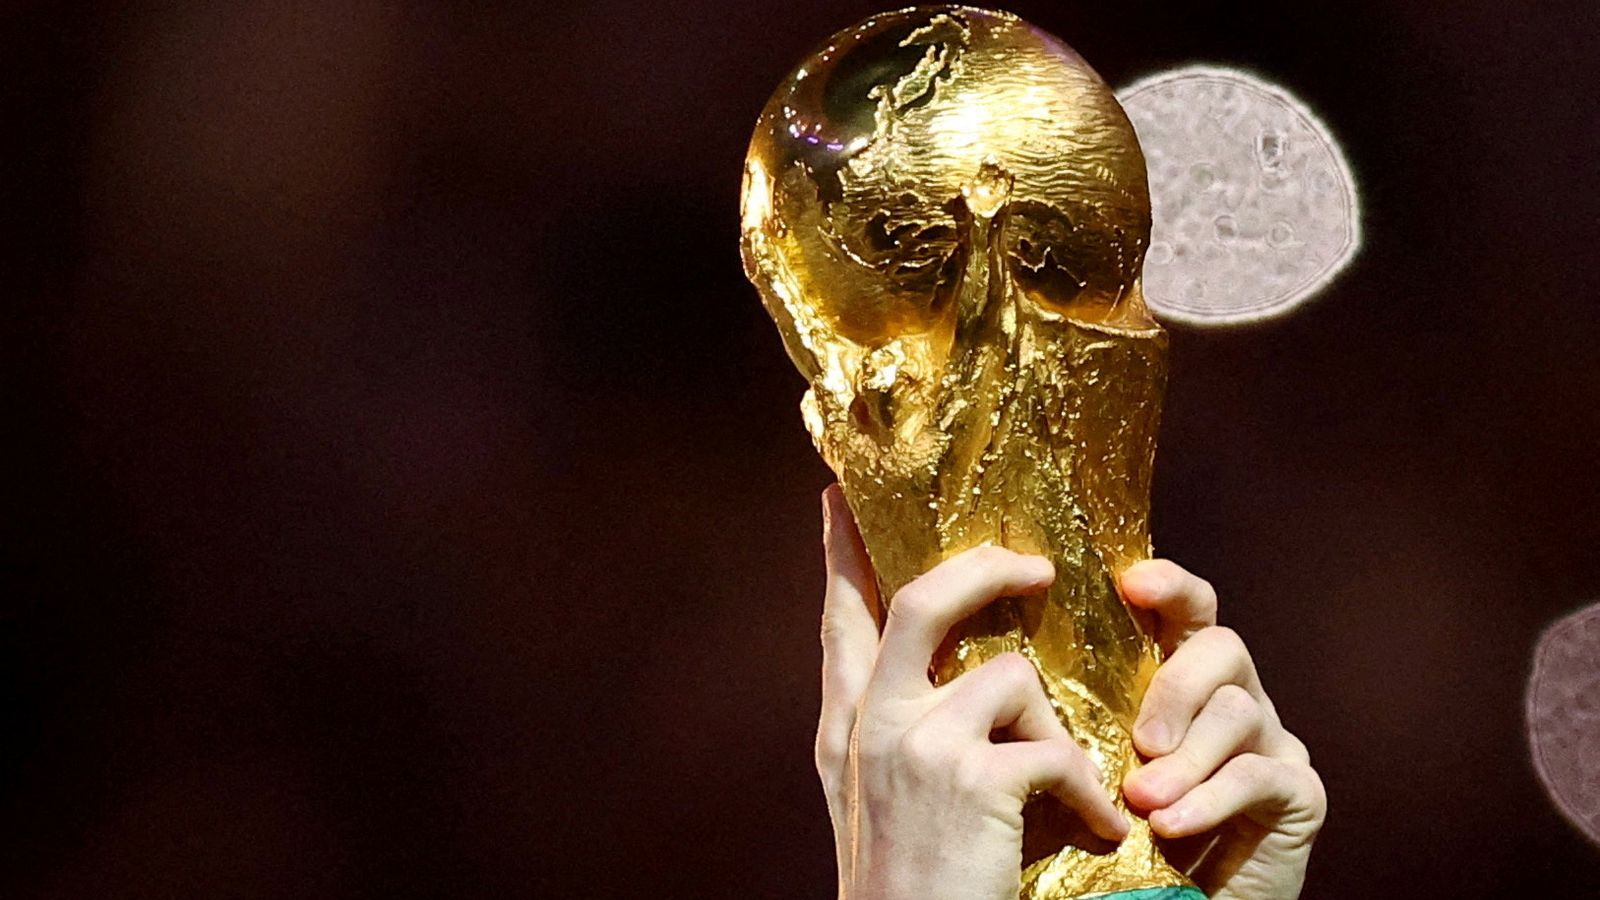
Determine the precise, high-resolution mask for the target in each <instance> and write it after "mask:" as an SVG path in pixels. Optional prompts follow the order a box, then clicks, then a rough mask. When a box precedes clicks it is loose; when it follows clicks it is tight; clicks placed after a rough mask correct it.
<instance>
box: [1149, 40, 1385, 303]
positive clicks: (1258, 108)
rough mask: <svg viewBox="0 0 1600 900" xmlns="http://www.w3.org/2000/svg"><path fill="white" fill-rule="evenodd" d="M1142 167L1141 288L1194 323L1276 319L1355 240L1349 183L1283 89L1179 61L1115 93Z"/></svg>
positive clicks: (1341, 260) (1321, 129)
mask: <svg viewBox="0 0 1600 900" xmlns="http://www.w3.org/2000/svg"><path fill="white" fill-rule="evenodd" d="M1117 99H1118V100H1120V101H1121V102H1122V106H1123V108H1124V109H1126V110H1127V112H1128V118H1129V119H1130V120H1132V122H1133V127H1134V130H1135V131H1136V132H1137V133H1138V135H1139V143H1140V144H1141V145H1142V146H1143V147H1144V156H1145V161H1146V163H1147V164H1148V166H1149V170H1150V208H1151V213H1152V216H1153V221H1152V222H1151V228H1150V248H1149V251H1148V252H1147V253H1146V255H1145V267H1144V294H1145V300H1146V301H1147V302H1148V303H1149V305H1150V309H1151V311H1152V312H1154V313H1155V314H1156V316H1157V317H1158V318H1165V319H1169V320H1176V321H1180V322H1188V323H1192V324H1198V325H1217V324H1229V323H1238V322H1251V321H1257V320H1260V319H1265V318H1270V317H1272V316H1277V315H1281V314H1283V313H1285V312H1288V311H1289V310H1291V309H1293V308H1294V307H1296V306H1298V305H1300V304H1301V303H1303V302H1305V301H1306V300H1308V299H1310V298H1311V297H1312V296H1314V295H1315V294H1316V293H1317V291H1319V290H1320V289H1321V288H1323V287H1324V286H1326V285H1327V284H1328V282H1330V281H1332V280H1333V279H1334V278H1335V277H1336V276H1337V275H1338V274H1339V272H1340V271H1342V270H1343V269H1344V267H1345V266H1346V265H1347V264H1348V263H1349V262H1350V260H1351V258H1352V257H1353V256H1354V255H1355V253H1356V250H1357V248H1358V247H1359V246H1360V244H1361V225H1360V210H1359V207H1358V204H1357V200H1356V188H1355V180H1354V178H1353V177H1352V175H1351V173H1350V166H1349V165H1348V164H1347V163H1346V162H1345V159H1344V154H1343V153H1342V152H1341V151H1340V149H1339V145H1338V143H1337V142H1336V141H1335V140H1334V139H1333V137H1332V135H1331V134H1329V132H1328V129H1327V127H1326V126H1324V125H1323V124H1322V122H1321V121H1319V120H1318V119H1317V117H1316V116H1315V115H1313V114H1312V113H1311V111H1310V110H1308V109H1307V108H1306V107H1305V104H1303V103H1301V102H1300V101H1299V100H1297V99H1295V98H1294V97H1293V96H1292V95H1291V94H1290V93H1289V92H1288V91H1287V90H1285V89H1284V88H1282V87H1280V86H1278V85H1275V84H1271V83H1269V82H1266V81H1263V80H1261V79H1259V78H1257V77H1255V76H1252V75H1249V74H1247V73H1244V72H1238V71H1234V70H1232V69H1224V68H1218V67H1214V66H1186V67H1183V68H1180V69H1174V70H1171V71H1168V72H1162V73H1160V74H1157V75H1154V76H1152V77H1150V78H1146V79H1143V80H1141V81H1137V82H1135V83H1133V84H1131V85H1128V86H1127V87H1125V88H1123V89H1122V90H1120V91H1118V92H1117Z"/></svg>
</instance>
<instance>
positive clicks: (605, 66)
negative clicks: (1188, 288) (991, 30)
mask: <svg viewBox="0 0 1600 900" xmlns="http://www.w3.org/2000/svg"><path fill="white" fill-rule="evenodd" d="M877 8H879V7H878V6H877V5H874V4H866V3H847V2H814V3H808V4H768V3H760V2H748V0H743V2H735V0H715V2H684V3H676V4H672V3H644V2H636V0H612V2H597V3H590V4H576V5H570V6H561V5H552V4H535V3H526V4H482V5H480V4H454V3H440V4H423V3H365V2H333V0H316V2H284V3H264V2H244V0H240V2H230V3H198V2H195V3H172V4H165V3H163V4H111V3H99V4H95V3H84V4H60V3H45V2H20V3H17V2H13V3H11V4H8V5H7V7H6V10H5V11H4V12H0V154H3V155H0V163H3V169H0V173H3V174H0V221H3V222H4V223H5V226H6V228H5V232H6V236H7V241H6V243H5V244H4V245H3V247H4V249H3V250H0V280H3V282H4V292H5V295H6V296H7V297H8V298H9V300H8V303H7V308H8V309H9V310H10V312H9V314H8V316H7V319H8V325H7V327H6V328H5V331H4V333H5V338H6V342H7V346H6V348H5V350H4V354H3V357H0V358H3V363H0V365H3V366H4V371H5V374H6V381H7V383H8V384H9V385H10V386H9V387H8V388H7V389H6V391H5V394H4V396H5V405H6V407H7V410H8V415H7V419H6V424H5V433H6V434H7V435H8V436H9V437H8V440H7V443H8V444H10V453H9V454H8V455H9V456H10V458H11V459H12V463H11V464H9V466H8V467H7V472H8V475H9V478H8V479H7V481H8V486H9V488H8V492H7V493H8V497H7V501H6V511H7V515H6V516H5V522H6V529H7V533H6V535H5V540H4V545H3V546H4V550H3V553H4V559H5V565H4V572H5V576H4V577H5V585H4V598H5V599H4V606H3V619H0V690H3V692H4V693H3V696H0V709H3V712H0V715H3V721H0V809H3V813H0V840H3V842H4V846H5V847H6V852H5V858H6V860H7V861H6V862H5V863H4V865H3V866H0V894H3V895H4V896H6V897H18V898H23V897H26V898H32V897H41V898H43V897H63V898H76V897H107V896H118V897H240V898H254V897H261V898H280V897H281V898H288V897H330V898H338V897H489V896H528V895H533V896H574V897H623V896H638V895H639V894H641V893H646V892H647V893H649V894H651V895H653V896H669V897H715V896H747V897H774V898H802V897H821V896H827V895H828V894H829V893H830V892H831V891H832V890H833V879H834V871H833V855H832V849H831V838H830V834H829V830H828V823H827V817H826V813H825V809H824V805H823V799H822V795H821V792H820V789H819V788H818V786H817V784H816V780H815V776H814V773H813V770H812V766H811V737H812V729H813V726H814V721H813V716H814V712H815V707H816V703H817V676H816V670H817V665H818V662H819V659H820V651H819V648H818V646H817V641H816V633H817V614H818V611H819V605H820V591H821V584H822V574H821V554H820V548H819V544H818V538H817V535H818V530H819V517H818V510H817V493H818V492H819V491H820V489H821V488H822V487H823V486H824V485H825V484H826V483H827V482H828V481H829V476H828V472H827V470H826V469H825V468H824V466H823V465H822V463H821V462H820V461H818V460H817V459H816V457H815V455H814V454H813V452H812V449H811V447H810V444H809V442H808V439H807V438H806V435H805V433H804V431H803V430H802V428H801V425H800V420H799V415H798V411H797V402H798V400H799V397H800V393H801V391H802V389H803V385H802V383H801V381H800V378H799V376H798V375H796V374H795V373H794V372H793V370H792V369H791V368H790V365H789V363H788V361H787V359H786V358H785V356H784V354H783V351H782V349H781V347H780V344H779V341H778V338H777V334H776V331H775V329H773V327H772V325H771V323H770V322H769V321H768V319H767V318H766V315H765V314H764V313H763V311H762V309H761V307H760V304H759V303H758V301H757V298H756V295H755V292H754V290H753V289H752V288H751V287H750V286H749V285H748V284H747V283H746V281H745V280H744V277H743V275H742V273H741V271H740V267H739V261H738V252H737V230H738V228H737V204H738V190H739V181H740V165H741V162H742V157H743V153H744V149H745V142H746V141H747V139H748V136H749V129H750V128H751V127H752V125H753V124H754V121H755V117H756V114H757V113H758V111H759V110H760V108H761V106H762V104H763V103H764V102H765V100H766V98H767V95H768V93H769V92H770V91H771V90H772V88H773V87H775V86H776V84H777V83H778V80H779V79H780V78H781V77H782V76H783V75H784V73H785V72H786V71H787V70H788V69H789V68H790V67H791V66H792V65H794V64H795V63H796V62H797V61H798V60H799V59H800V58H801V57H802V56H803V55H804V54H805V53H806V52H808V51H809V50H810V49H811V48H812V47H814V46H815V45H816V44H818V43H819V42H821V41H822V40H823V39H824V38H825V37H827V36H828V35H829V34H830V33H832V32H833V31H835V30H836V29H838V28H842V27H844V26H846V25H848V24H850V23H852V22H854V21H855V20H857V19H859V18H862V17H863V16H865V15H866V14H868V13H869V12H871V11H873V10H875V9H877ZM1010 8H1011V9H1013V10H1014V11H1016V12H1018V13H1020V14H1022V15H1023V16H1025V17H1026V18H1028V19H1030V20H1032V21H1033V22H1035V23H1036V24H1038V25H1040V26H1042V27H1044V28H1045V29H1047V30H1049V31H1052V32H1055V33H1056V34H1058V35H1060V36H1062V37H1063V38H1064V39H1066V40H1067V41H1068V42H1069V43H1071V44H1072V45H1073V46H1075V47H1076V48H1077V49H1078V50H1079V51H1080V52H1081V53H1082V54H1083V55H1084V56H1085V57H1086V58H1087V59H1088V60H1089V61H1090V62H1091V63H1093V64H1094V65H1095V66H1096V67H1097V68H1098V69H1099V71H1100V72H1101V73H1102V75H1104V76H1105V78H1106V79H1107V80H1108V81H1110V82H1111V83H1112V84H1113V85H1120V84H1125V83H1127V82H1129V81H1131V80H1133V79H1135V78H1138V77H1140V76H1143V75H1147V74H1150V73H1152V72H1155V71H1159V70H1161V69H1163V68H1167V67H1170V66H1173V65H1177V64H1181V63H1186V62H1194V61H1204V62H1214V63H1220V64H1224V65H1237V66H1244V67H1247V68H1250V69H1253V70H1255V71H1258V72H1261V73H1264V74H1266V75H1267V76H1269V77H1270V78H1273V79H1275V80H1277V81H1280V82H1282V83H1283V84H1285V85H1287V86H1288V87H1290V88H1291V89H1292V90H1294V91H1295V92H1296V93H1297V94H1299V95H1300V96H1301V97H1302V98H1304V99H1305V100H1306V101H1307V102H1308V103H1309V104H1311V106H1312V107H1313V108H1314V109H1316V110H1317V111H1318V112H1319V113H1320V114H1321V116H1322V117H1323V119H1324V120H1325V121H1326V122H1327V124H1328V125H1329V127H1330V128H1331V129H1332V130H1333V132H1334V134H1335V135H1337V136H1338V137H1339V138H1340V139H1341V140H1342V141H1343V143H1344V146H1345V150H1346V154H1347V156H1348V157H1349V160H1350V162H1351V164H1352V166H1353V167H1354V169H1355V173H1356V177H1357V180H1358V185H1359V187H1360V188H1361V191H1362V196H1363V200H1364V204H1365V210H1364V220H1365V222H1364V224H1365V230H1366V241H1365V247H1364V249H1363V251H1362V253H1361V255H1360V256H1359V257H1358V258H1357V260H1356V262H1355V264H1354V266H1353V267H1352V269H1351V270H1350V271H1349V272H1347V273H1346V275H1345V276H1344V277H1343V278H1342V279H1341V280H1340V281H1338V282H1337V283H1336V284H1335V285H1334V287H1333V288H1332V289H1331V290H1330V291H1329V292H1328V293H1326V294H1325V295H1324V296H1323V297H1321V298H1320V299H1318V300H1317V301H1315V302H1313V303H1311V304H1309V305H1307V306H1305V307H1303V308H1301V309H1300V310H1298V311H1297V312H1296V313H1295V314H1294V315H1292V316H1291V317H1289V318H1286V319H1283V320H1279V321H1276V322H1271V323H1266V324H1259V325H1255V326H1251V327H1248V328H1235V329H1231V330H1212V331H1203V330H1196V329H1194V328H1191V327H1178V326H1174V327H1173V329H1172V330H1173V372H1172V380H1171V391H1170V396H1169V401H1168V410H1167V414H1166V418H1165V422H1164V426H1163V430H1162V446H1161V451H1160V454H1159V456H1158V465H1157V476H1156V478H1157V480H1156V487H1155V497H1154V529H1155V542H1156V547H1157V549H1158V551H1159V552H1160V553H1161V554H1163V555H1166V556H1170V557H1172V558H1174V559H1176V560H1178V561H1180V562H1182V563H1183V564H1184V565H1185V566H1187V567H1189V568H1191V569H1193V570H1194V571H1196V572H1198V573H1200V574H1202V575H1203V576H1205V577H1207V578H1209V579H1210V580H1212V581H1213V582H1214V583H1215V584H1216V585H1217V587H1218V589H1219V592H1220V593H1221V595H1222V598H1223V620H1224V622H1225V623H1227V624H1230V625H1232V626H1234V627H1235V628H1237V629H1238V630H1240V631H1241V632H1242V633H1243V634H1244V635H1245V637H1246V639H1247V640H1248V641H1249V642H1250V644H1251V647H1252V649H1253V651H1254V653H1255V655H1256V657H1257V660H1258V663H1259V666H1260V668H1261V670H1262V674H1263V678H1264V680H1265V681H1266V684H1267V687H1268V690H1269V691H1271V692H1272V694H1273V697H1274V698H1275V700H1276V702H1277V705H1278V707H1279V709H1280V710H1281V711H1282V714H1283V717H1284V719H1285V720H1286V721H1287V723H1288V724H1289V726H1290V728H1291V729H1293V730H1295V731H1296V732H1297V733H1298V734H1300V735H1301V736H1302V737H1303V738H1304V739H1305V741H1306V742H1307V744H1309V745H1310V747H1311V749H1312V753H1313V757H1314V760H1315V762H1316V764H1317V766H1318V768H1319V769H1320V771H1321V773H1322V775H1323V777H1324V779H1325V781H1326V783H1327V786H1328V792H1329V794H1330V797H1331V813H1330V816H1329V820H1328V825H1327V828H1326V830H1325V832H1324V834H1323V837H1322V838H1321V840H1320V842H1319V845H1318V851H1317V854H1316V856H1315V858H1314V860H1313V865H1312V872H1311V880H1310V886H1309V888H1308V890H1307V891H1306V894H1305V896H1306V897H1308V898H1338V897H1390V896H1394V897H1398V896H1406V897H1410V898H1420V897H1451V898H1479V897H1482V898H1489V897H1512V896H1541V895H1549V896H1571V897H1579V896H1600V851H1597V850H1596V849H1595V848H1594V847H1593V846H1592V845H1590V844H1588V843H1586V842H1585V841H1584V839H1583V838H1582V837H1581V836H1580V835H1579V833H1578V832H1577V831H1576V830H1575V829H1574V828H1572V827H1571V826H1569V825H1568V824H1567V823H1566V822H1565V821H1564V820H1563V819H1562V818H1561V817H1560V815H1559V814H1558V813H1557V812H1555V811H1554V809H1553V807H1552V806H1551V804H1550V802H1549V801H1548V799H1547V798H1546V796H1545V795H1544V793H1543V791H1542V790H1541V788H1540V786H1539V783H1538V780H1537V779H1536V778H1535V776H1534V773H1533V769H1532V766H1531V763H1530V759H1529V753H1528V749H1527V739H1526V737H1525V735H1524V730H1523V719H1522V703H1523V692H1524V689H1525V684H1526V680H1527V676H1528V673H1529V667H1530V656H1531V653H1532V649H1533V646H1534V642H1535V640H1536V639H1537V637H1538V634H1539V632H1540V630H1541V628H1543V627H1544V626H1545V625H1546V623H1548V622H1550V621H1552V620H1554V619H1555V618H1557V617H1558V616H1560V615H1563V614H1565V613H1567V612H1569V611H1571V610H1574V609H1576V608H1578V607H1580V606H1582V605H1584V604H1585V603H1588V602H1592V601H1593V600H1595V599H1596V598H1600V553H1597V552H1596V550H1595V547H1596V545H1597V544H1600V524H1597V520H1596V517H1595V504H1596V500H1597V499H1600V490H1597V488H1596V484H1597V475H1600V467H1597V465H1596V462H1597V459H1596V457H1597V447H1600V413H1597V403H1600V365H1597V363H1600V359H1597V354H1596V351H1595V347H1596V344H1597V341H1600V316H1597V315H1596V308H1595V304H1596V300H1597V298H1600V274H1597V272H1600V269H1597V267H1596V266H1595V265H1594V261H1593V254H1594V247H1595V246H1596V245H1597V243H1600V175H1597V172H1600V167H1597V166H1596V165H1595V159H1594V154H1595V150H1596V148H1597V146H1600V107H1597V104H1596V102H1595V99H1594V93H1593V89H1594V85H1595V84H1596V83H1600V61H1597V60H1600V55H1597V54H1596V52H1595V47H1596V45H1597V38H1600V10H1597V8H1596V7H1595V6H1594V5H1593V4H1592V3H1590V2H1587V0H1576V2H1548V3H1540V4H1505V3H1502V2H1495V0H1450V2H1443V0H1440V2H1411V3H1405V4H1397V3H1392V2H1388V0H1368V2H1351V3H1341V4H1328V5H1321V6H1307V5H1295V6H1286V5H1284V4H1282V3H1261V4H1180V3H1172V2H1141V0H1126V2H1121V3H1116V4H1111V3H1089V2H1061V3H1014V4H1010ZM1563 891H1564V893H1563ZM1542 892H1549V893H1548V894H1543V893H1542Z"/></svg>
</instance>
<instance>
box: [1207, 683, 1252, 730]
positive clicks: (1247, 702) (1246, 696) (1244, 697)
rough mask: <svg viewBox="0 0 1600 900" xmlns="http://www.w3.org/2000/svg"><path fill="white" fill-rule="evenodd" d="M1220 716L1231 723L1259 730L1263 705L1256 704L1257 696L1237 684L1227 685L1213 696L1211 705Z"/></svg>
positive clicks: (1218, 689)
mask: <svg viewBox="0 0 1600 900" xmlns="http://www.w3.org/2000/svg"><path fill="white" fill-rule="evenodd" d="M1210 705H1211V706H1212V707H1213V708H1214V709H1215V710H1216V712H1217V714H1218V715H1220V716H1222V717H1224V718H1226V719H1228V720H1229V721H1231V722H1236V723H1242V724H1246V725H1250V726H1251V727H1252V728H1254V729H1259V728H1260V726H1261V724H1262V721H1263V716H1262V710H1261V704H1260V703H1258V702H1256V698H1255V695H1254V694H1252V693H1250V692H1249V691H1247V690H1245V689H1244V688H1242V687H1240V686H1239V685H1237V684H1225V685H1223V686H1222V687H1219V688H1217V691H1216V693H1214V694H1212V695H1211V704H1210Z"/></svg>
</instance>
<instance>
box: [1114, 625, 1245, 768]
mask: <svg viewBox="0 0 1600 900" xmlns="http://www.w3.org/2000/svg"><path fill="white" fill-rule="evenodd" d="M1225 684H1235V685H1238V686H1239V687H1242V688H1244V689H1245V690H1247V691H1249V692H1250V694H1251V696H1253V697H1255V699H1256V702H1257V703H1259V704H1261V706H1262V707H1263V708H1264V709H1266V710H1267V711H1268V712H1269V713H1270V712H1271V710H1272V704H1271V703H1270V702H1269V701H1268V700H1267V697H1266V694H1265V693H1263V692H1262V690H1261V681H1260V679H1259V678H1258V677H1257V676H1256V666H1255V662H1254V661H1253V660H1251V658H1250V651H1249V650H1247V649H1246V648H1245V645H1244V641H1243V640H1241V639H1240V638H1239V635H1238V634H1237V633H1235V632H1234V631H1233V629H1231V628H1224V627H1221V626H1212V627H1210V628H1206V629H1204V630H1201V631H1197V632H1195V634H1194V636H1193V637H1191V638H1189V640H1187V641H1186V642H1184V643H1183V645H1182V646H1180V647H1178V649H1177V651H1176V652H1174V653H1173V654H1172V657H1171V658H1170V659H1168V660H1167V661H1166V662H1164V663H1162V664H1161V667H1160V668H1158V669H1156V674H1155V677H1154V678H1152V679H1151V680H1150V687H1149V689H1148V690H1147V691H1146V692H1145V695H1144V701H1143V702H1142V703H1141V704H1140V706H1139V719H1138V721H1137V722H1136V723H1135V724H1134V726H1133V742H1134V745H1135V746H1136V747H1138V748H1139V752H1141V753H1143V754H1145V755H1146V756H1165V755H1167V754H1168V753H1171V752H1172V751H1173V750H1174V749H1176V748H1177V746H1178V745H1179V744H1180V743H1182V741H1183V736H1184V734H1185V733H1186V732H1187V731H1188V729H1189V724H1190V723H1191V722H1193V721H1194V719H1195V716H1197V715H1199V713H1200V710H1201V708H1202V707H1204V706H1205V704H1206V701H1208V700H1210V699H1211V695H1212V694H1215V693H1216V692H1217V689H1218V688H1220V687H1222V686H1223V685H1225Z"/></svg>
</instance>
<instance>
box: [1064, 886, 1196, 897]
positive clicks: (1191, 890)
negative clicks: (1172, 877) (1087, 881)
mask: <svg viewBox="0 0 1600 900" xmlns="http://www.w3.org/2000/svg"><path fill="white" fill-rule="evenodd" d="M1084 900H1206V895H1205V893H1204V892H1202V891H1201V890H1200V889H1199V888H1197V887H1188V886H1184V887H1159V888H1140V889H1139V890H1137V891H1117V892H1116V893H1112V894H1095V895H1094V896H1093V897H1092V898H1084Z"/></svg>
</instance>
